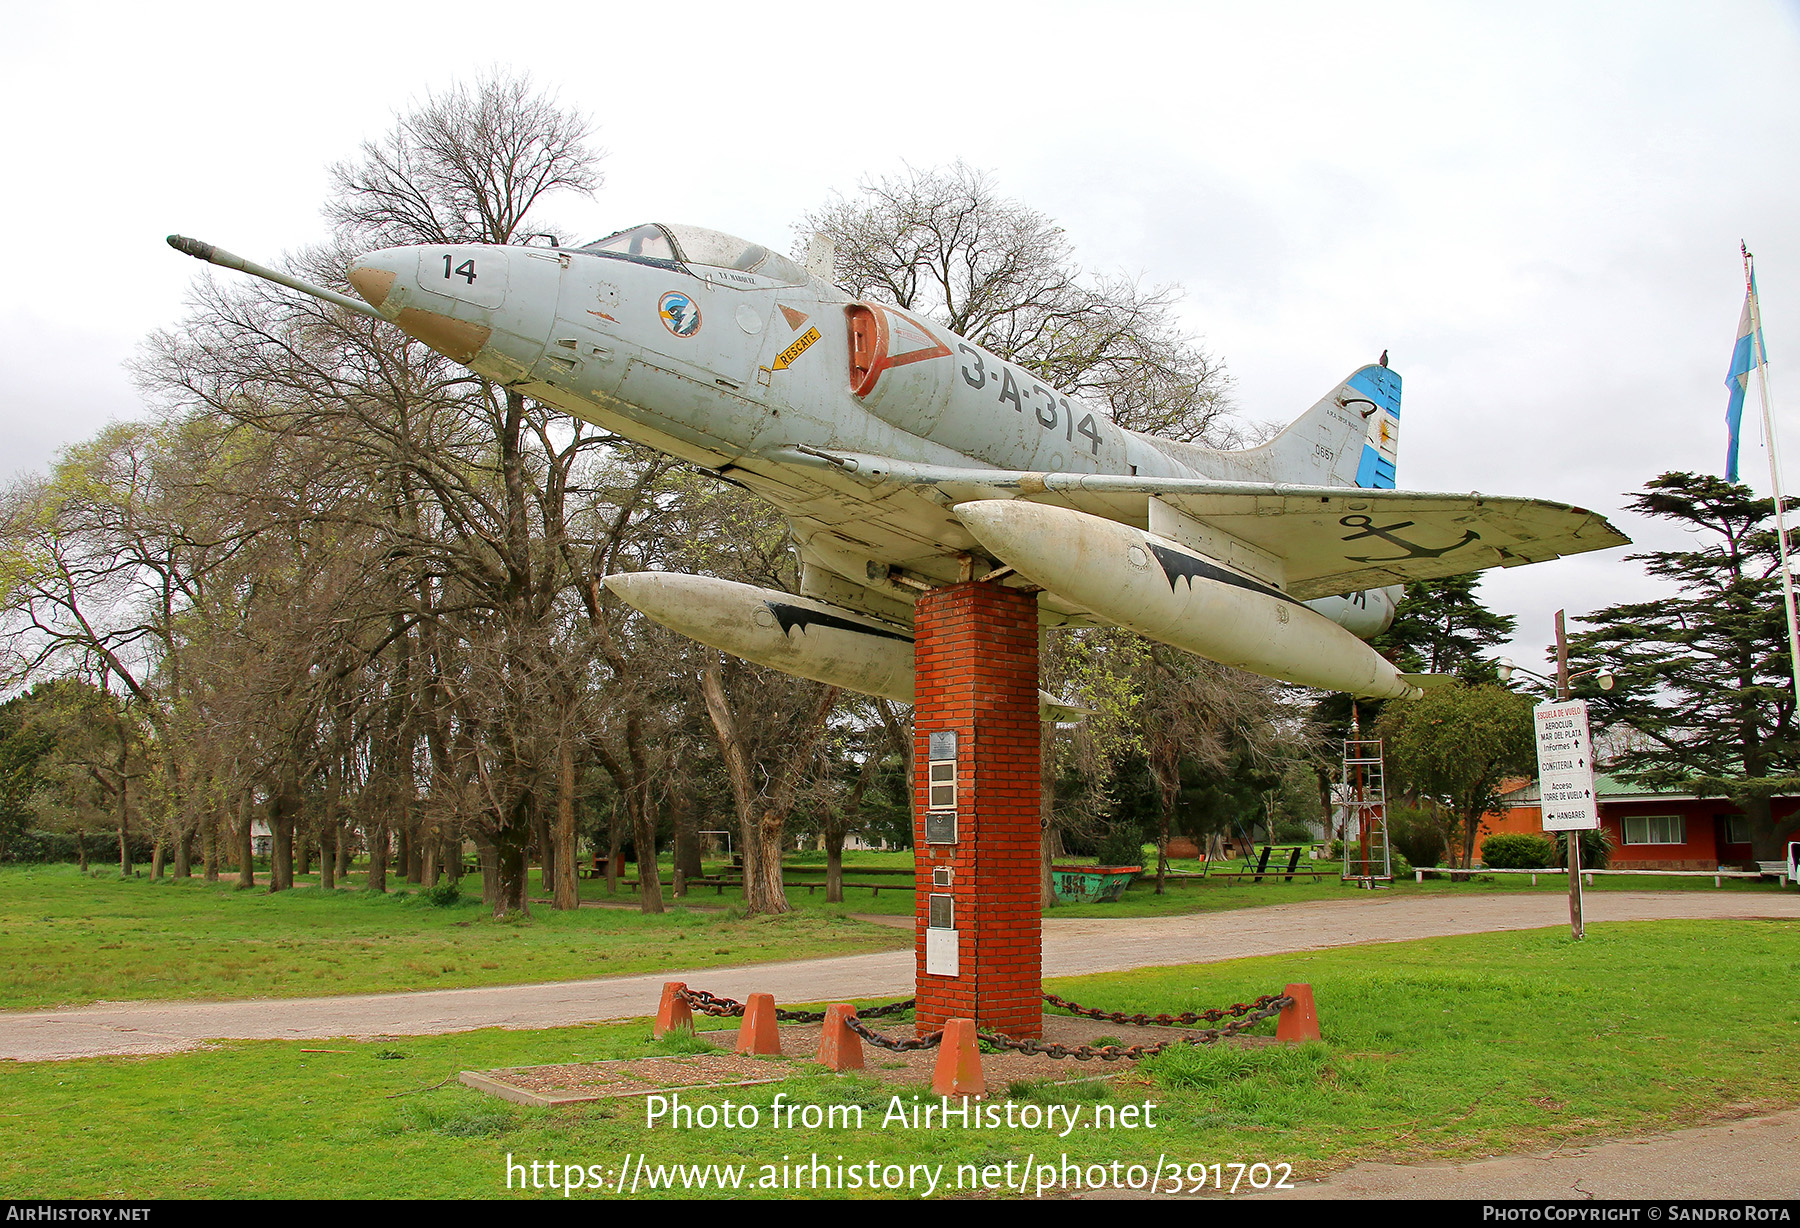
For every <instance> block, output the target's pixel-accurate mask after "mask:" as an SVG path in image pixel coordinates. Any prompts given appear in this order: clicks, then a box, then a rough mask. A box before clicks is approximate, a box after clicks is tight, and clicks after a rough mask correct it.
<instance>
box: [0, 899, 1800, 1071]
mask: <svg viewBox="0 0 1800 1228" xmlns="http://www.w3.org/2000/svg"><path fill="white" fill-rule="evenodd" d="M1586 899H1587V917H1588V920H1589V921H1590V922H1600V921H1638V920H1654V919H1663V918H1729V917H1784V918H1795V917H1800V892H1788V893H1783V894H1779V895H1777V894H1773V893H1769V894H1756V895H1748V894H1740V893H1736V892H1729V893H1726V892H1721V893H1718V894H1712V893H1707V892H1688V891H1683V892H1643V893H1635V892H1611V891H1609V892H1604V893H1602V892H1593V893H1590V894H1589V895H1588V896H1587V897H1586ZM872 919H875V918H872ZM882 920H890V921H897V922H898V923H899V924H901V925H906V924H908V921H907V919H906V918H883V919H882ZM1566 924H1568V902H1567V899H1566V898H1565V897H1562V896H1556V895H1528V894H1525V893H1512V894H1503V895H1468V896H1441V895H1440V896H1430V897H1420V896H1408V897H1395V896H1389V895H1382V894H1369V895H1363V894H1359V895H1357V896H1355V897H1352V898H1348V899H1340V900H1322V901H1315V902H1311V903H1305V904H1282V905H1277V906H1274V907H1270V908H1249V909H1242V910H1240V911H1236V912H1223V913H1203V914H1195V915H1190V916H1183V917H1165V918H1125V919H1119V920H1113V919H1109V918H1092V919H1088V918H1084V919H1080V920H1062V919H1058V918H1055V917H1052V918H1050V919H1048V920H1046V921H1045V923H1044V975H1045V976H1046V977H1057V976H1077V975H1082V974H1086V973H1092V972H1111V971H1119V970H1122V969H1127V968H1143V967H1155V966H1159V965H1166V964H1190V963H1214V962H1217V961H1220V960H1226V959H1237V958H1241V957H1243V956H1249V955H1271V954H1279V953H1281V952H1284V951H1309V950H1318V949H1320V948H1324V947H1337V946H1349V945H1354V944H1358V943H1369V942H1401V941H1405V940H1407V939H1412V938H1430V937H1440V936H1444V935H1450V934H1473V933H1484V932H1490V931H1497V930H1517V929H1541V928H1544V927H1546V926H1554V925H1566ZM670 980H681V981H686V982H688V983H689V984H691V985H693V986H695V987H696V988H704V989H707V990H710V991H711V992H713V993H717V994H724V995H726V996H729V997H733V998H740V999H741V998H743V997H745V996H746V995H748V994H750V993H753V992H762V993H773V994H774V995H775V999H776V1001H777V1002H801V1001H815V1002H816V1001H820V1000H826V999H850V998H860V999H868V998H897V997H903V996H905V995H907V994H910V993H911V992H912V981H913V954H912V952H911V951H891V952H883V953H878V954H874V955H851V956H842V957H837V958H828V959H810V960H793V961H788V962H783V963H770V964H755V965H749V966H740V967H730V968H709V969H701V970H697V971H695V970H680V969H671V970H669V971H667V972H658V973H654V974H650V975H645V976H626V977H611V978H606V979H601V980H590V981H558V982H552V983H548V984H537V985H503V986H494V987H490V988H485V989H437V990H423V991H417V992H412V993H386V994H357V995H352V996H346V997H336V998H259V999H252V1000H242V1001H232V1002H114V1003H99V1004H96V1005H93V1006H85V1007H78V1008H74V1009H69V1010H53V1011H29V1012H23V1011H18V1012H13V1011H9V1012H0V1060H6V1059H14V1060H19V1061H43V1060H48V1059H61V1058H77V1057H95V1056H100V1055H104V1054H152V1053H172V1052H176V1051H179V1050H182V1049H189V1048H193V1047H194V1046H196V1045H198V1044H200V1043H201V1042H202V1041H204V1040H208V1039H212V1038H246V1039H274V1040H322V1039H327V1038H330V1037H336V1036H416V1035H436V1034H440V1033H445V1032H462V1031H469V1030H472V1029H475V1028H491V1027H502V1028H546V1027H559V1026H566V1025H569V1024H576V1023H588V1022H595V1021H600V1020H609V1019H631V1018H636V1017H640V1016H644V1015H650V1014H654V1013H655V1010H656V1003H657V999H658V996H659V994H660V992H661V989H662V983H663V982H664V981H670Z"/></svg>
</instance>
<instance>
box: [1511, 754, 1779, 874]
mask: <svg viewBox="0 0 1800 1228" xmlns="http://www.w3.org/2000/svg"><path fill="white" fill-rule="evenodd" d="M1594 788H1595V791H1596V792H1598V793H1599V795H1600V825H1601V826H1602V827H1604V828H1605V829H1606V831H1607V832H1608V834H1610V835H1611V836H1612V846H1613V851H1612V860H1611V861H1609V862H1608V863H1607V867H1608V868H1609V869H1613V870H1716V869H1719V868H1720V867H1724V868H1725V869H1738V868H1741V869H1750V870H1754V869H1755V868H1756V860H1755V859H1754V858H1753V857H1751V855H1750V829H1749V820H1747V819H1746V818H1745V817H1744V812H1743V811H1741V810H1739V809H1738V808H1737V807H1736V806H1734V805H1732V804H1731V803H1730V802H1728V801H1726V800H1725V799H1724V798H1722V797H1695V796H1694V795H1693V794H1692V793H1655V792H1652V791H1650V790H1648V789H1646V788H1644V787H1642V786H1641V785H1632V784H1627V783H1625V782H1624V781H1622V780H1618V779H1616V778H1614V777H1612V776H1605V775H1596V776H1595V777H1594ZM1773 808H1774V812H1775V817H1776V818H1777V819H1780V818H1783V817H1785V816H1788V815H1792V814H1793V813H1794V812H1795V811H1796V810H1797V809H1800V797H1778V798H1776V799H1774V803H1773ZM1543 830H1544V828H1543V816H1542V814H1541V813H1540V811H1539V809H1538V786H1537V782H1536V781H1535V780H1534V781H1527V782H1525V783H1523V784H1521V785H1520V786H1519V787H1518V788H1516V789H1514V790H1513V791H1512V792H1510V793H1507V794H1505V795H1504V796H1503V797H1502V800H1501V803H1500V809H1499V810H1498V811H1497V812H1493V813H1490V814H1488V815H1487V816H1485V817H1484V818H1483V819H1482V834H1481V837H1480V839H1486V838H1487V837H1488V836H1492V835H1498V834H1500V833H1502V832H1509V833H1510V832H1527V833H1530V834H1532V835H1540V834H1542V833H1543ZM1479 843H1480V840H1479V839H1478V840H1477V845H1478V846H1479ZM1477 856H1479V854H1477Z"/></svg>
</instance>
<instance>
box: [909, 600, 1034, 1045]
mask: <svg viewBox="0 0 1800 1228" xmlns="http://www.w3.org/2000/svg"><path fill="white" fill-rule="evenodd" d="M913 634H914V637H915V648H914V652H915V658H914V660H915V664H914V670H915V673H914V680H915V681H914V709H913V721H914V730H915V734H914V737H915V744H914V765H915V773H914V790H915V794H914V820H913V837H914V841H915V844H914V848H915V850H916V857H917V882H918V890H917V895H916V899H917V905H916V907H917V916H916V926H917V929H916V933H917V944H916V952H917V960H918V989H917V992H918V1003H919V1004H918V1014H917V1017H918V1029H919V1031H920V1032H921V1033H924V1032H928V1031H932V1030H934V1029H936V1028H938V1027H941V1026H942V1025H943V1023H944V1021H945V1020H946V1019H950V1018H953V1017H955V1018H967V1019H973V1020H975V1021H976V1023H977V1025H978V1026H979V1027H981V1028H982V1029H985V1030H991V1031H997V1032H1005V1033H1007V1034H1008V1035H1010V1036H1033V1037H1035V1036H1039V1035H1041V1034H1042V1031H1043V1002H1042V996H1041V995H1042V993H1043V987H1042V982H1043V947H1042V941H1041V937H1042V927H1041V924H1040V915H1041V914H1040V910H1039V898H1038V877H1039V861H1038V857H1039V853H1038V847H1039V845H1038V841H1039V830H1038V801H1039V785H1038V738H1039V732H1040V731H1039V726H1038V701H1037V691H1038V620H1037V601H1036V599H1035V598H1034V597H1032V596H1030V595H1029V594H1025V593H1021V592H1018V591H1016V590H1014V589H1009V588H1006V587H1005V586H1003V585H1001V584H997V583H994V584H988V583H982V582H978V581H977V582H970V583H965V584H955V585H951V586H949V587H946V588H939V589H934V590H932V591H931V592H929V593H927V594H926V595H925V596H923V597H921V598H920V599H919V601H918V604H917V605H916V606H915V607H914V622H913ZM933 734H937V735H939V737H938V739H937V744H936V747H937V755H935V756H934V752H933V740H932V735H933ZM946 734H953V735H955V750H954V754H955V772H954V774H955V788H956V792H955V809H954V814H955V820H954V824H955V833H954V834H955V842H954V843H946V842H944V841H943V837H944V836H945V835H946V834H947V832H946V828H947V818H946V816H947V813H948V812H947V811H946V810H945V809H943V808H942V803H943V801H944V798H945V795H944V794H943V793H941V792H940V793H939V794H938V798H937V800H938V802H939V808H938V809H935V810H934V809H933V808H932V800H933V797H932V792H931V787H932V784H933V781H932V780H931V773H930V765H931V763H932V762H933V760H934V758H938V760H939V762H940V763H941V762H942V759H941V755H942V753H943V752H944V750H945V749H946V747H947V745H948V741H949V740H948V739H947V738H946V737H944V735H946ZM942 772H943V769H942V768H941V767H940V774H942ZM937 783H938V784H939V786H940V789H941V786H942V781H939V782H937ZM944 870H948V871H949V872H950V874H949V878H950V880H951V881H950V884H949V885H948V886H941V885H934V871H938V872H941V871H944ZM934 895H936V896H940V897H941V896H945V895H948V896H950V897H951V904H952V907H951V910H950V911H951V913H952V920H953V926H952V927H951V928H952V929H953V931H954V933H953V935H952V934H950V933H946V932H945V930H944V929H942V928H938V929H936V930H933V928H932V927H931V926H930V924H929V923H930V921H931V920H932V912H931V909H932V897H933V896H934ZM937 919H938V920H939V921H942V920H943V917H942V901H941V900H940V901H939V916H938V918H937ZM928 950H929V951H930V952H931V954H930V956H929V957H928ZM951 951H954V960H955V965H956V968H955V974H954V975H945V974H944V972H943V969H944V968H946V967H947V966H948V956H949V953H950V952H951ZM928 965H935V968H936V969H937V970H936V971H933V970H932V967H930V966H928Z"/></svg>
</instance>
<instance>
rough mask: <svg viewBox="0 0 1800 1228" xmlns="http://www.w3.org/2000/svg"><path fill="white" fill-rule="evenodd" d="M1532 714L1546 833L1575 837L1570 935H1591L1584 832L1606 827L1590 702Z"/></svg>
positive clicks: (1548, 706) (1543, 707)
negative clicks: (1585, 914) (1584, 896)
mask: <svg viewBox="0 0 1800 1228" xmlns="http://www.w3.org/2000/svg"><path fill="white" fill-rule="evenodd" d="M1531 715H1532V719H1533V721H1534V723H1535V724H1536V726H1537V760H1538V798H1539V802H1538V805H1539V808H1540V809H1541V810H1542V812H1543V816H1544V830H1545V831H1560V832H1568V833H1569V837H1568V840H1569V932H1570V933H1571V934H1572V935H1573V936H1575V937H1576V938H1580V937H1582V936H1583V934H1584V933H1585V927H1584V925H1583V923H1582V919H1581V837H1580V833H1581V832H1584V831H1592V830H1593V829H1594V828H1596V827H1599V826H1600V807H1599V805H1598V802H1597V800H1596V799H1595V797H1594V757H1593V753H1592V747H1591V744H1590V740H1589V737H1588V711H1587V703H1586V702H1585V701H1583V700H1579V699H1556V700H1548V701H1546V702H1544V703H1541V704H1539V705H1538V706H1537V707H1535V708H1533V709H1532V710H1531Z"/></svg>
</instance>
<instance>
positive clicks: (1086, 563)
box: [955, 499, 1419, 699]
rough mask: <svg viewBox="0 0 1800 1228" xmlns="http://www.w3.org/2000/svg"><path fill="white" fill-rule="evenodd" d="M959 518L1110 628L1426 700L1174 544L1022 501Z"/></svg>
mask: <svg viewBox="0 0 1800 1228" xmlns="http://www.w3.org/2000/svg"><path fill="white" fill-rule="evenodd" d="M955 511H956V515H957V517H958V519H960V520H961V521H962V523H963V524H964V525H965V526H967V528H968V529H969V531H970V532H971V533H973V534H974V535H975V538H976V540H978V541H979V542H980V543H981V544H982V545H983V546H984V547H986V548H987V550H988V551H989V552H991V553H992V554H993V555H994V557H996V558H998V559H1000V560H1001V561H1002V562H1004V563H1007V564H1009V565H1010V566H1012V567H1013V568H1015V569H1016V570H1017V571H1018V573H1019V574H1020V575H1022V576H1024V577H1026V578H1027V579H1029V580H1031V581H1032V582H1033V583H1036V584H1041V585H1043V586H1044V587H1045V588H1046V589H1048V590H1050V591H1051V592H1053V593H1055V594H1056V595H1057V596H1059V597H1063V598H1065V599H1067V600H1069V601H1071V602H1074V603H1076V604H1077V605H1080V606H1083V607H1085V608H1086V609H1088V610H1091V611H1092V612H1093V613H1094V614H1095V615H1097V616H1098V617H1100V618H1102V619H1104V620H1106V621H1107V622H1111V623H1115V624H1117V625H1118V626H1121V627H1125V628H1128V629H1129V630H1132V631H1136V632H1138V633H1140V634H1142V635H1146V636H1149V637H1150V638H1151V639H1153V640H1157V641H1159V642H1161V643H1164V644H1170V645H1173V646H1174V647H1176V648H1183V649H1186V650H1187V651H1189V652H1192V653H1195V654H1197V655H1199V656H1203V657H1206V658H1207V659H1209V660H1212V661H1218V662H1219V663H1221V664H1223V665H1233V666H1236V667H1238V668H1239V669H1245V670H1249V671H1250V672H1251V673H1255V674H1262V675H1264V676H1265V677H1269V678H1279V679H1281V680H1282V681H1284V682H1295V683H1299V684H1301V685H1303V686H1311V687H1318V688H1319V689H1320V690H1325V691H1347V692H1349V693H1350V694H1352V695H1356V696H1360V697H1366V698H1371V699H1401V698H1408V697H1413V696H1416V695H1417V694H1418V693H1419V692H1418V689H1417V688H1416V687H1414V686H1413V685H1412V684H1410V683H1409V682H1407V681H1406V680H1405V679H1403V678H1402V677H1401V676H1400V673H1399V671H1398V670H1396V669H1395V668H1394V667H1393V665H1391V664H1390V663H1389V662H1388V661H1386V660H1385V659H1383V657H1382V656H1381V654H1379V653H1377V652H1376V651H1375V650H1374V649H1373V648H1371V647H1369V646H1368V645H1367V644H1365V643H1363V641H1361V640H1359V639H1357V638H1356V637H1355V636H1354V635H1352V634H1350V632H1348V631H1346V630H1345V629H1344V628H1343V627H1341V626H1339V625H1338V624H1337V623H1335V622H1333V621H1331V620H1330V619H1329V618H1326V617H1325V616H1324V615H1322V614H1319V613H1317V612H1316V611H1313V610H1311V609H1308V608H1307V607H1306V606H1304V605H1302V604H1301V603H1300V602H1298V601H1296V600H1294V599H1293V598H1291V597H1289V596H1288V595H1286V594H1285V593H1282V592H1280V591H1279V590H1277V589H1274V588H1271V587H1269V586H1268V585H1266V584H1264V583H1262V582H1261V581H1258V580H1254V579H1251V578H1250V577H1248V576H1245V575H1243V574H1241V573H1239V572H1235V571H1232V570H1231V569H1230V568H1227V567H1225V566H1224V565H1223V564H1221V563H1219V562H1217V561H1216V560H1213V559H1209V558H1206V557H1205V556H1203V555H1201V554H1199V553H1197V552H1195V551H1194V550H1192V549H1190V548H1188V547H1186V546H1183V545H1180V544H1178V543H1176V542H1174V541H1171V540H1169V539H1168V538H1165V537H1158V536H1156V535H1154V534H1151V533H1146V532H1144V531H1143V530H1142V529H1137V528H1133V527H1132V526H1130V525H1124V524H1119V523H1117V522H1116V521H1111V520H1103V519H1101V518H1100V517H1098V516H1090V515H1087V514H1086V513H1083V512H1076V511H1071V510H1069V509H1067V508H1060V507H1050V506H1047V505H1045V504H1041V503H1027V502H1023V501H1020V500H1009V499H982V500H976V501H973V502H969V503H959V504H957V506H956V508H955Z"/></svg>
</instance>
